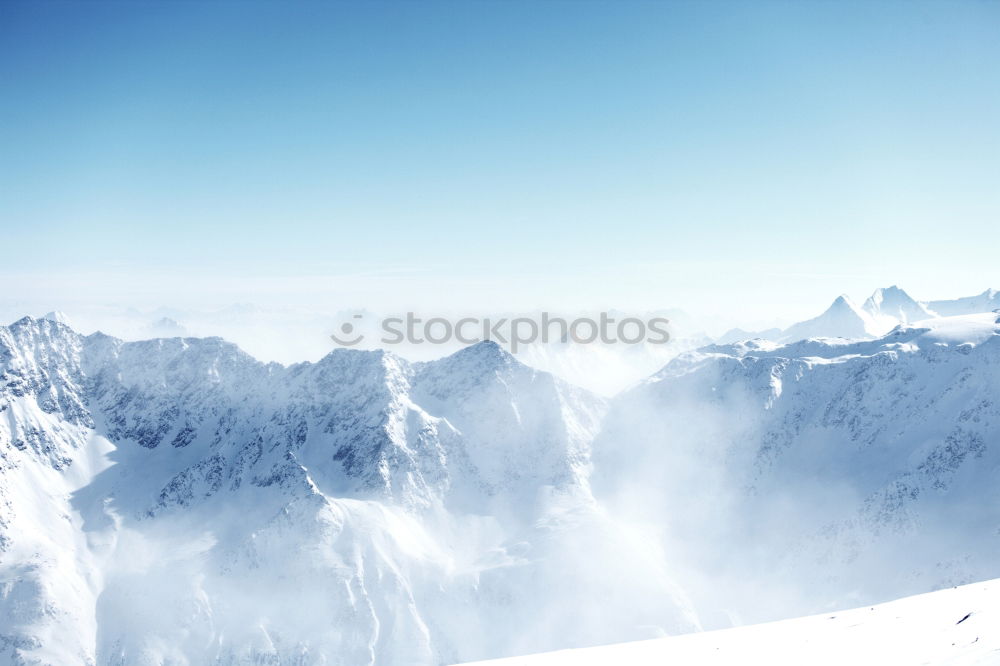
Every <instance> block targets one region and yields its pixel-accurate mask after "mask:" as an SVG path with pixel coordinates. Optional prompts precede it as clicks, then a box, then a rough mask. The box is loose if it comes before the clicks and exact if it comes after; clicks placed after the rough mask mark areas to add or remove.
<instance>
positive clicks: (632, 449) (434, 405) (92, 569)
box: [0, 290, 1000, 666]
mask: <svg viewBox="0 0 1000 666" xmlns="http://www.w3.org/2000/svg"><path fill="white" fill-rule="evenodd" d="M877 294H878V295H879V298H875V297H873V298H872V299H869V302H867V303H866V304H865V305H864V306H863V307H861V308H857V307H856V306H852V304H850V303H849V302H848V301H846V300H844V301H842V302H840V299H838V302H839V304H838V303H835V310H834V312H833V315H831V317H830V318H829V321H827V320H824V321H827V323H830V322H831V321H832V322H834V323H836V321H839V320H838V319H837V318H838V317H839V318H840V320H846V321H851V320H852V318H853V317H858V318H861V319H862V320H863V321H865V322H870V321H876V322H877V321H878V318H879V317H890V316H891V317H892V318H893V319H894V320H896V322H897V323H896V324H894V326H893V328H892V329H890V330H889V331H886V332H884V333H882V334H881V335H875V331H874V330H873V329H868V328H862V329H857V328H854V329H850V330H849V331H845V332H848V333H851V339H847V338H845V337H841V338H834V337H829V336H826V337H819V338H815V337H813V336H812V335H810V336H809V337H810V338H811V339H806V340H800V341H791V342H787V343H783V342H774V341H767V340H761V339H757V340H745V341H738V342H734V343H731V344H716V345H708V346H703V347H701V348H699V349H697V350H693V351H689V352H685V353H682V354H680V355H679V356H677V357H676V358H674V359H673V360H670V361H669V362H668V363H667V364H666V365H665V366H664V367H663V368H662V369H661V370H660V371H658V372H656V373H655V374H653V375H652V376H651V377H649V378H648V379H646V380H644V381H642V382H640V383H639V384H638V385H636V386H634V387H632V388H631V389H629V390H626V391H624V392H622V393H620V394H619V395H616V396H614V397H613V398H611V399H606V398H602V397H599V396H597V395H595V394H593V393H591V392H588V391H587V390H584V389H581V388H577V387H575V386H573V385H571V384H569V383H567V382H565V381H563V380H561V379H559V378H557V377H555V376H553V375H551V374H549V373H546V372H542V371H539V370H536V369H533V368H531V367H529V366H527V365H525V364H523V363H522V362H520V361H519V360H517V359H516V358H514V357H513V356H511V355H510V354H508V353H507V352H505V351H504V350H502V349H501V348H500V347H499V346H497V345H496V344H493V343H490V342H484V343H479V344H477V345H473V346H470V347H467V348H465V349H462V350H460V351H458V352H456V353H454V354H452V355H450V356H447V357H445V358H442V359H438V360H434V361H427V362H421V363H413V362H409V361H407V360H405V359H403V358H400V357H398V356H396V355H394V354H392V353H389V352H384V351H355V350H337V351H334V352H332V353H330V354H329V355H327V356H326V357H324V358H322V359H321V360H320V361H318V362H315V363H299V364H293V365H287V366H285V365H280V364H276V363H262V362H259V361H257V360H255V359H254V358H253V357H251V356H249V355H248V354H246V353H244V352H242V351H241V350H240V349H239V348H238V347H236V346H235V345H232V344H230V343H227V342H225V341H224V340H222V339H220V338H182V337H174V338H161V339H153V340H146V341H136V342H125V341H122V340H119V339H116V338H113V337H110V336H107V335H104V334H101V333H95V334H91V335H86V336H84V335H80V334H78V333H76V332H75V331H74V330H73V329H71V328H70V327H69V326H67V325H66V324H65V323H61V322H60V321H59V319H60V317H59V316H52V317H48V318H43V319H32V318H24V319H21V320H19V321H17V322H15V323H13V324H11V325H10V326H7V327H0V664H5V663H11V664H26V663H37V664H99V665H101V666H103V665H105V664H164V663H171V664H185V663H186V664H245V663H250V664H277V663H281V664H286V663H290V664H315V663H328V664H330V663H332V664H362V663H389V664H394V663H421V664H423V663H428V664H439V663H454V662H460V661H469V660H475V659H485V658H491V657H500V656H508V655H516V654H525V653H530V652H540V651H545V650H553V649H558V648H567V647H582V646H588V645H597V644H601V643H609V642H615V641H628V640H637V639H641V638H652V637H656V636H662V635H669V634H678V633H685V632H691V631H697V630H699V629H702V628H715V627H720V628H721V627H727V626H733V625H739V624H743V623H746V622H754V621H761V620H769V619H778V618H784V617H791V616H794V615H801V614H805V613H810V612H821V611H823V612H825V611H827V610H831V609H837V608H844V607H850V606H859V605H862V604H868V603H874V602H877V601H883V600H886V599H890V598H895V597H899V596H903V595H906V594H912V593H918V592H924V591H928V590H931V589H937V588H941V587H947V586H951V585H955V584H960V583H969V582H973V581H976V580H985V579H987V578H992V577H997V576H1000V568H998V565H997V564H996V563H997V562H1000V558H998V557H997V556H998V555H1000V509H998V508H997V507H1000V502H998V501H997V500H998V499H1000V498H998V497H997V493H998V492H1000V491H998V490H996V489H997V488H1000V483H998V481H1000V479H998V478H997V476H998V474H1000V451H998V450H997V449H996V442H997V440H998V435H1000V382H998V381H997V376H998V372H1000V341H998V340H1000V338H998V335H1000V323H998V316H997V314H996V313H993V312H991V311H989V310H986V311H982V312H979V313H976V314H960V315H953V316H934V315H935V314H938V313H939V310H938V309H935V308H934V307H932V305H931V304H926V305H920V304H917V305H918V306H919V308H923V309H924V310H926V311H927V312H929V313H930V314H931V315H932V316H931V317H929V318H924V319H917V320H916V321H907V322H902V321H900V320H899V319H898V317H903V316H906V317H907V318H909V317H911V316H913V317H915V318H919V317H923V315H922V312H923V310H921V309H919V308H918V309H914V308H913V306H912V305H911V304H910V302H909V301H908V300H907V299H905V298H903V296H902V295H901V294H900V293H896V292H895V291H892V290H883V291H881V292H877ZM992 298H993V294H990V295H989V297H988V298H983V299H980V300H981V301H982V303H980V301H976V302H975V303H974V304H968V303H966V302H965V301H964V300H963V299H959V301H953V302H951V303H959V302H960V301H961V303H962V304H961V305H954V307H956V308H973V309H975V308H980V309H981V308H984V307H987V306H989V305H992V300H991V299H992ZM939 307H941V306H940V302H939ZM946 307H947V306H944V308H945V309H946ZM866 317H867V319H866ZM883 325H884V324H883ZM808 328H809V327H803V328H801V329H799V330H800V331H802V333H803V334H805V333H807V332H809V331H808ZM820 328H822V327H820V326H819V325H815V326H813V332H816V331H818V330H819V329H820ZM817 335H821V336H822V335H823V333H821V332H819V333H817Z"/></svg>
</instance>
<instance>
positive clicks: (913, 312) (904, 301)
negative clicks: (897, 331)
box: [862, 285, 934, 323]
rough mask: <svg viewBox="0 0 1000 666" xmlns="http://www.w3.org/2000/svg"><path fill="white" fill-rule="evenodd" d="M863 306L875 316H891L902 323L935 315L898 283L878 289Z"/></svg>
mask: <svg viewBox="0 0 1000 666" xmlns="http://www.w3.org/2000/svg"><path fill="white" fill-rule="evenodd" d="M862 307H863V309H864V311H865V312H867V313H868V314H869V315H871V316H872V317H874V318H879V317H889V318H892V319H895V320H896V321H899V322H902V323H908V322H913V321H921V320H923V319H928V318H930V317H933V316H934V315H933V313H932V312H930V311H929V310H928V309H927V308H926V307H924V306H923V305H921V304H920V303H918V302H917V301H916V300H914V299H913V298H912V297H911V296H910V295H909V294H907V293H906V292H905V291H903V290H902V289H900V288H899V287H897V286H896V285H893V286H891V287H884V288H880V289H876V290H875V293H873V294H872V295H871V296H869V297H868V300H866V301H865V304H864V306H862Z"/></svg>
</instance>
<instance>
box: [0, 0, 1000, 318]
mask: <svg viewBox="0 0 1000 666" xmlns="http://www.w3.org/2000/svg"><path fill="white" fill-rule="evenodd" d="M0 96H2V98H0V225H2V227H0V228H2V238H3V241H2V247H3V255H2V256H3V258H2V263H0V275H2V276H6V277H5V278H4V282H5V285H6V286H7V288H8V290H10V292H13V293H15V294H19V293H24V294H29V295H31V297H32V298H37V299H43V300H44V299H50V300H52V301H54V302H53V307H57V306H58V305H59V301H60V299H62V298H68V297H69V296H68V294H69V295H74V296H76V297H79V296H80V293H79V292H80V289H81V288H84V289H86V290H88V291H87V294H88V297H90V298H93V299H98V300H99V299H101V298H105V299H107V300H108V301H109V302H110V301H114V302H119V301H121V300H122V299H128V298H132V299H133V300H136V301H141V300H143V299H147V302H148V305H159V304H165V305H183V304H184V299H186V298H189V297H190V291H191V289H192V285H193V283H191V282H190V280H193V279H194V277H192V276H196V277H197V279H198V280H199V282H198V284H199V285H200V286H199V287H198V289H200V290H201V291H200V294H201V296H202V297H203V298H208V299H209V300H211V299H212V298H214V299H215V300H217V301H220V302H222V301H225V300H226V299H229V298H230V297H232V298H234V299H235V298H236V297H237V296H239V297H240V298H239V300H253V296H254V294H253V293H248V294H241V293H238V292H239V288H235V289H234V288H233V287H232V284H231V283H228V282H227V280H228V281H235V282H236V283H237V284H243V285H250V286H248V287H247V290H248V291H251V292H252V291H254V290H259V289H260V288H261V285H262V284H267V285H270V288H271V293H270V295H271V297H274V298H279V299H280V298H281V297H282V293H281V292H282V289H287V290H289V291H296V293H299V292H300V287H301V285H302V284H305V283H308V284H311V285H313V286H314V287H315V291H313V292H310V294H309V297H310V298H325V297H326V295H325V292H324V291H323V290H324V289H326V287H327V286H329V288H330V291H329V297H330V298H331V299H337V300H338V301H339V302H338V303H337V305H347V304H349V305H375V306H376V307H377V306H378V305H379V304H378V303H377V302H376V303H369V301H373V300H374V301H378V299H379V298H385V299H388V300H389V301H391V302H393V303H400V302H401V301H400V299H404V300H405V299H407V298H411V299H415V302H416V300H417V299H424V300H426V297H427V295H428V293H432V294H433V295H434V296H435V297H439V298H451V299H455V300H456V302H461V301H463V299H464V300H467V301H475V300H476V299H481V298H488V299H493V298H496V299H498V300H501V301H503V300H504V299H507V300H508V301H516V300H517V299H521V300H520V302H521V303H522V304H523V305H524V306H525V307H534V306H546V307H551V306H553V305H559V304H563V303H565V304H567V305H570V306H576V305H578V304H584V305H591V306H600V307H604V306H611V305H618V306H625V307H634V306H649V307H656V306H663V307H669V306H681V307H687V308H689V309H691V308H695V309H697V308H698V307H704V308H706V309H709V310H711V309H712V308H720V307H732V297H733V294H734V292H738V293H740V294H742V296H741V297H740V299H739V300H740V303H739V306H740V307H744V306H745V307H748V308H750V307H752V308H754V309H755V311H759V312H761V313H764V314H767V315H770V314H776V313H778V312H779V311H780V310H781V309H782V308H791V309H792V310H794V312H793V313H792V314H798V313H799V309H801V310H803V311H805V310H808V311H809V312H812V310H815V308H816V307H817V306H821V305H824V304H825V302H826V301H828V300H832V298H833V297H834V296H836V295H837V294H838V293H840V292H842V291H847V292H848V293H851V294H852V295H856V296H859V297H860V296H864V295H866V293H867V292H868V291H870V290H871V289H873V288H875V287H877V286H882V285H885V284H889V283H900V284H901V285H903V286H906V287H908V288H909V289H910V290H911V291H913V292H915V295H917V296H918V297H925V298H932V297H942V296H948V295H964V294H966V293H972V292H976V291H981V290H982V289H985V288H986V287H988V286H993V287H1000V279H997V277H998V272H997V265H998V264H997V255H996V252H997V249H998V248H1000V3H997V2H978V1H972V2H940V3H930V4H924V3H919V2H901V3H891V2H861V3H856V4H855V3H844V2H836V3H835V2H774V3H769V2H704V3H701V2H699V3H696V2H690V3H687V2H679V3H671V2H658V3H640V2H615V3H603V2H585V1H580V2H555V1H552V2H538V3H520V2H495V3H491V2H469V3H458V2H455V3H421V2H402V3H361V4H342V3H321V4H303V3H281V2H275V3H260V4H256V3H249V2H232V3H230V2H218V1H216V2H204V3H198V2H163V3H142V2H138V3H136V2H118V3H101V2H79V3H53V2H25V3H11V2H5V3H3V4H0ZM96 273H99V274H100V276H98V277H95V276H94V274H96ZM344 275H349V276H353V277H346V278H345V277H340V278H338V277H335V276H344ZM331 276H334V277H331ZM368 277H370V278H371V279H368ZM122 278H124V279H126V280H127V282H128V284H129V285H130V288H131V289H132V291H131V292H128V293H125V291H127V290H125V291H122V288H121V282H122ZM185 280H188V282H185ZM202 280H203V281H202ZM283 280H284V281H283ZM227 284H228V285H229V286H225V285H227ZM219 285H223V286H219ZM254 285H255V286H254ZM281 285H285V286H284V287H283V286H281ZM316 285H320V286H318V287H317V286H316ZM216 292H218V293H216ZM483 294H485V296H483ZM352 299H353V300H354V302H351V303H346V301H350V300H352ZM588 299H590V301H591V302H587V303H585V301H587V300H588ZM503 304H504V305H506V304H507V302H506V301H504V303H503ZM813 314H814V313H813Z"/></svg>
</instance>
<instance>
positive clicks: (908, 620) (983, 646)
mask: <svg viewBox="0 0 1000 666" xmlns="http://www.w3.org/2000/svg"><path fill="white" fill-rule="evenodd" d="M998 627H1000V579H996V580H991V581H986V582H984V583H973V584H971V585H963V586H962V587H955V588H950V589H946V590H939V591H937V592H931V593H929V594H920V595H917V596H914V597H906V598H904V599H898V600H896V601H890V602H888V603H884V604H879V605H878V606H871V607H865V608H855V609H853V610H848V611H842V612H835V613H826V614H823V615H814V616H811V617H802V618H796V619H793V620H784V621H782V622H769V623H767V624H758V625H752V626H747V627H738V628H735V629H723V630H720V631H709V632H704V633H697V634H686V635H683V636H673V637H671V638H658V639H654V640H648V641H637V642H634V643H620V644H618V645H605V646H601V647H595V648H582V649H578V650H560V651H558V652H546V653H542V654H536V655H528V656H525V657H514V658H510V659H497V660H493V661H489V662H477V663H482V664H485V663H488V664H491V665H492V666H515V665H518V666H521V665H523V666H562V665H564V664H565V665H572V666H589V665H590V664H630V665H632V666H636V665H642V664H697V665H698V666H704V665H711V664H737V663H739V664H768V665H769V666H775V665H781V664H788V665H790V666H791V665H795V666H800V665H801V664H813V665H815V664H880V665H881V664H892V665H893V666H908V665H910V664H914V665H916V664H932V665H935V666H937V665H942V664H946V665H948V666H957V665H962V666H965V665H967V664H1000V631H998Z"/></svg>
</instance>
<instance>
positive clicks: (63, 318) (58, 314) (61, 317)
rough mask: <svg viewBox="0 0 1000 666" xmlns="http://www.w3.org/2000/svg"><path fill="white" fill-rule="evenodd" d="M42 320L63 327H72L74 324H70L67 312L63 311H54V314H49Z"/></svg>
mask: <svg viewBox="0 0 1000 666" xmlns="http://www.w3.org/2000/svg"><path fill="white" fill-rule="evenodd" d="M42 319H48V320H49V321H54V322H56V323H58V324H62V325H63V326H72V324H70V320H69V317H68V316H67V315H66V313H65V312H62V311H61V310H53V311H52V312H47V313H45V315H44V316H43V317H42Z"/></svg>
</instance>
